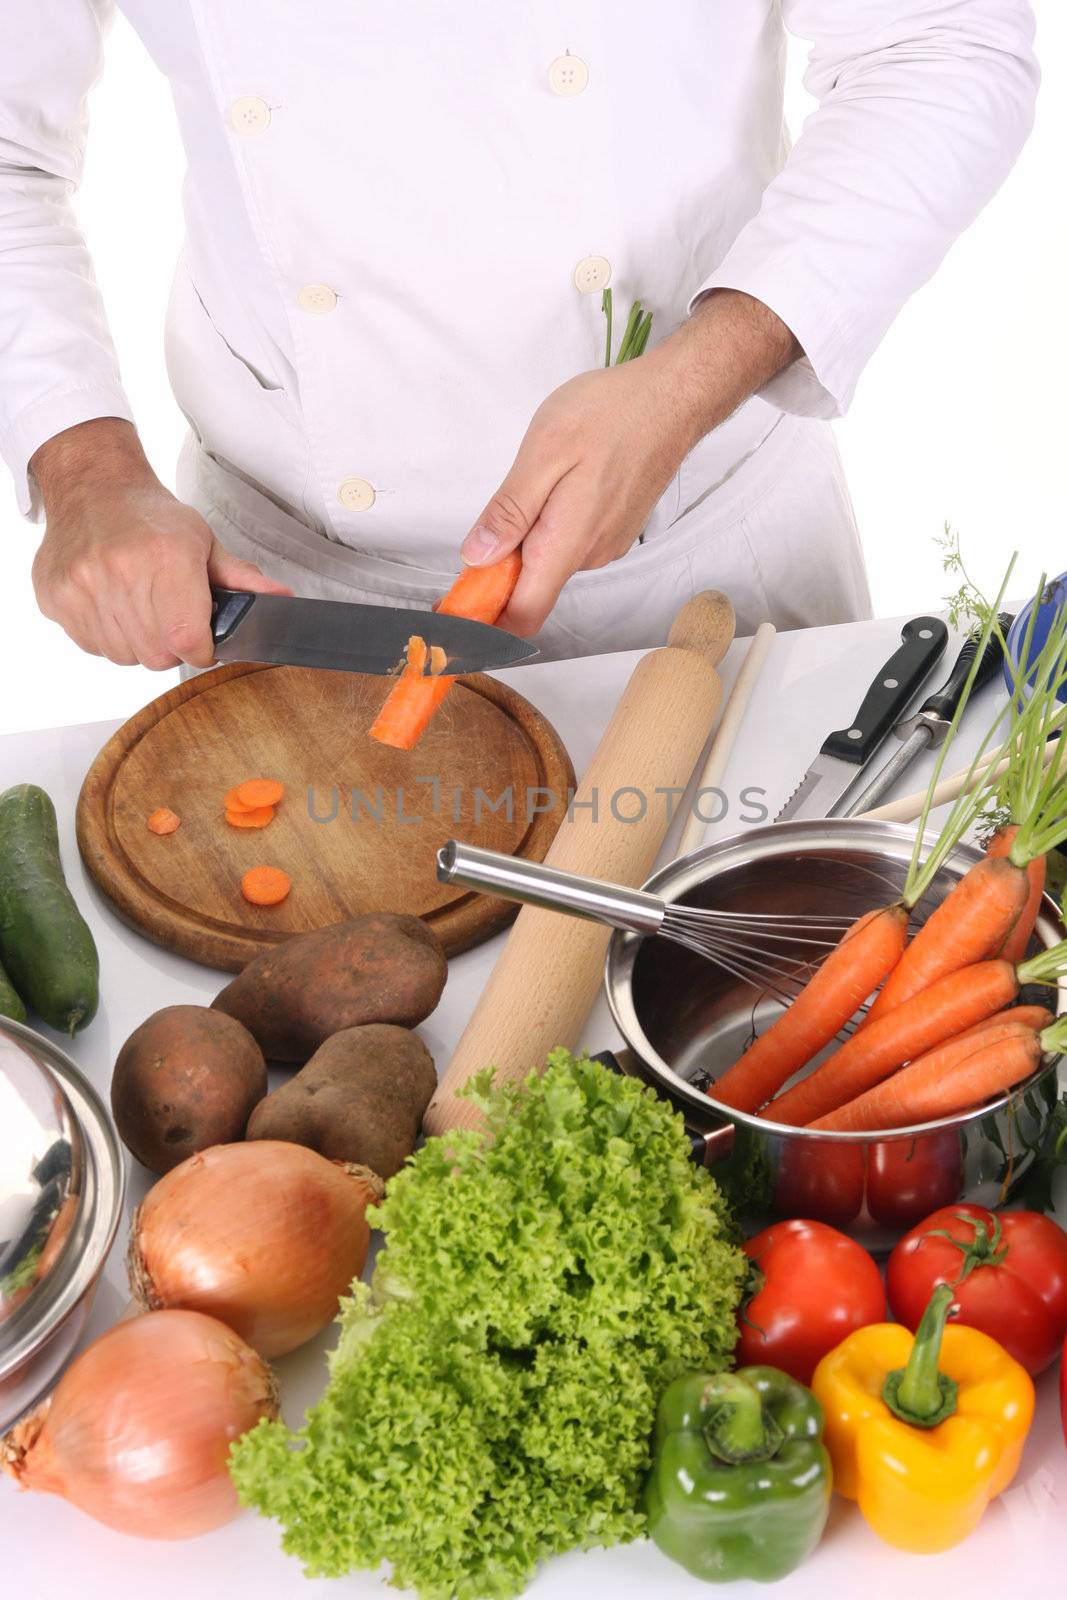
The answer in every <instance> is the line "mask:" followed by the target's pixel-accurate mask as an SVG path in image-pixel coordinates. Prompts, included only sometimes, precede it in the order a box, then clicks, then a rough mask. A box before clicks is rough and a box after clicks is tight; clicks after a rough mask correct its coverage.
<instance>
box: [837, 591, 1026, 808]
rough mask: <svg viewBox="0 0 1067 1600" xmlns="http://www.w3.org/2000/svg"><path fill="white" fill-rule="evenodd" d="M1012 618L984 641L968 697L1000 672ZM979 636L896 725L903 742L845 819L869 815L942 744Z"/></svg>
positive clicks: (1000, 622) (977, 635) (1001, 621)
mask: <svg viewBox="0 0 1067 1600" xmlns="http://www.w3.org/2000/svg"><path fill="white" fill-rule="evenodd" d="M1014 621H1015V618H1014V617H1012V616H1008V615H1007V614H1006V613H1004V612H1002V613H1001V615H1000V616H999V617H998V618H997V623H998V626H999V629H1000V631H999V633H998V632H993V633H991V634H990V636H989V638H988V640H987V641H986V647H985V649H984V650H983V652H982V659H981V661H980V662H979V664H978V671H977V672H976V673H975V675H974V682H973V684H972V685H971V693H972V694H975V693H977V691H978V690H979V689H982V688H984V687H985V685H986V684H987V683H989V682H990V681H991V680H992V679H993V678H995V677H996V675H997V673H998V672H999V671H1000V668H1001V665H1002V663H1003V661H1004V643H1003V641H1004V639H1006V638H1007V635H1008V629H1009V628H1010V627H1011V625H1012V623H1013V622H1014ZM981 642H982V641H981V632H980V630H979V631H978V632H976V633H972V635H971V637H970V638H969V639H968V640H967V641H966V643H965V644H964V645H963V648H962V649H961V650H960V653H959V655H958V656H957V657H956V662H955V665H954V666H953V668H952V671H951V672H950V673H949V675H948V677H947V678H946V679H945V682H944V683H943V684H942V685H941V687H940V689H937V690H936V691H935V692H934V693H933V694H932V695H930V697H929V699H927V700H924V701H923V703H922V705H921V706H920V707H919V709H918V711H917V712H916V713H915V715H914V716H913V717H909V718H908V719H907V720H906V721H905V722H898V723H897V725H896V727H895V728H894V729H893V732H894V733H895V734H896V736H897V738H898V739H902V740H903V741H904V742H903V744H902V745H901V747H900V749H899V750H898V751H897V752H896V754H895V755H893V756H891V757H890V759H889V760H888V761H887V762H886V764H885V766H884V767H883V768H882V770H881V772H879V773H878V775H877V777H876V778H875V779H874V780H873V782H871V783H869V784H868V785H867V787H866V788H865V789H864V790H863V792H862V793H861V794H860V795H859V796H858V797H857V798H856V799H855V800H854V801H852V803H851V804H850V805H849V807H848V810H847V811H846V812H845V815H846V816H848V817H856V816H862V815H863V813H864V812H865V811H873V810H874V808H875V806H876V805H877V804H878V802H879V801H880V800H881V799H882V797H883V796H884V795H886V794H888V793H889V791H890V789H892V788H893V786H894V784H895V783H896V782H897V780H898V779H899V778H900V776H901V774H902V773H903V772H905V771H906V769H907V768H908V767H910V765H911V763H912V762H913V761H914V760H915V758H916V756H918V755H919V754H921V752H922V751H923V750H936V749H937V748H938V747H939V746H940V745H942V744H944V742H945V739H946V738H947V736H948V730H949V728H950V727H951V725H952V719H953V717H954V716H955V715H956V711H957V708H958V707H959V703H960V698H961V696H962V694H963V691H964V689H965V687H966V684H967V679H968V678H969V676H970V673H971V668H972V667H973V665H974V658H975V656H976V655H977V654H978V650H979V647H980V645H981Z"/></svg>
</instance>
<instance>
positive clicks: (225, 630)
mask: <svg viewBox="0 0 1067 1600" xmlns="http://www.w3.org/2000/svg"><path fill="white" fill-rule="evenodd" d="M255 598H256V597H255V595H254V594H248V593H247V592H246V591H245V590H244V589H216V588H215V586H214V584H212V586H211V637H212V638H213V639H214V641H215V643H216V644H225V643H226V640H227V639H228V638H229V637H230V635H231V633H233V631H234V629H235V628H236V627H237V624H238V623H239V622H240V621H241V619H242V617H245V616H246V615H247V614H248V611H249V609H250V607H251V605H252V602H253V601H254V600H255Z"/></svg>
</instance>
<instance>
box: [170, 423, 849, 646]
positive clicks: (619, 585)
mask: <svg viewBox="0 0 1067 1600" xmlns="http://www.w3.org/2000/svg"><path fill="white" fill-rule="evenodd" d="M690 459H691V458H690ZM687 469H688V463H683V464H682V468H681V471H680V472H679V474H678V477H677V478H676V480H675V482H674V484H673V485H672V487H671V489H669V490H668V493H667V495H666V496H665V497H664V501H662V502H661V503H660V506H659V507H657V511H658V512H659V513H660V515H659V516H658V517H656V518H654V519H653V522H652V523H650V525H649V529H648V530H647V531H646V533H645V535H644V538H643V539H642V540H641V541H640V542H639V543H637V544H635V545H633V547H632V548H631V549H630V550H629V552H628V553H627V554H626V555H625V556H623V557H621V558H620V559H619V560H618V561H615V562H613V563H612V564H611V565H610V566H608V567H603V568H599V569H597V570H596V571H592V572H579V573H576V574H575V576H574V577H573V578H572V579H571V580H570V582H569V583H568V584H567V586H566V588H565V589H564V591H563V594H562V596H561V597H560V599H559V601H558V603H557V605H556V607H555V610H554V611H553V612H552V614H551V616H550V617H549V619H548V622H547V623H546V625H545V627H544V628H543V629H542V631H541V633H540V634H539V635H538V636H537V641H536V642H537V644H538V646H539V647H540V650H541V654H542V657H543V659H545V660H553V659H558V658H561V657H567V656H579V655H591V654H597V653H599V652H602V651H608V650H637V649H645V648H648V647H650V646H653V645H658V644H663V643H664V641H665V640H666V637H667V631H668V629H669V628H670V625H671V622H672V620H673V618H674V616H675V615H676V613H677V612H678V610H679V609H680V608H681V606H682V605H684V603H685V602H686V600H688V599H689V598H690V597H691V596H692V595H694V594H696V593H697V592H698V591H699V590H701V589H710V588H714V589H721V590H723V591H724V592H725V593H726V594H728V595H729V597H730V599H731V600H732V601H733V604H734V608H735V610H736V612H737V631H738V634H739V635H749V634H752V633H754V632H755V630H756V628H757V627H758V626H759V624H760V623H761V622H765V621H769V622H773V623H774V624H775V626H776V627H778V628H804V627H815V626H820V625H823V624H826V623H833V622H852V621H856V620H859V619H862V618H865V617H869V616H870V614H871V610H870V595H869V593H868V589H867V580H866V574H865V571H864V566H863V557H862V554H861V551H860V545H859V539H858V536H857V533H856V524H855V519H854V516H853V512H852V505H851V502H850V500H849V496H848V490H847V488H846V486H845V481H844V475H843V472H842V468H841V460H840V457H839V455H838V453H837V447H836V444H835V442H834V438H833V435H832V433H831V431H830V428H829V426H828V425H827V424H826V423H824V422H818V421H814V420H812V419H809V418H802V417H793V416H789V415H783V416H782V417H781V419H780V421H779V422H778V423H777V424H776V426H775V427H774V428H773V429H772V431H771V433H770V434H769V435H768V437H767V438H765V439H764V441H763V442H762V444H761V445H760V447H759V449H758V450H756V451H753V452H752V454H751V455H750V456H748V457H747V458H746V459H744V460H743V461H742V462H741V463H740V465H739V466H738V467H737V468H736V469H735V470H734V471H733V472H732V473H731V474H730V475H729V477H728V478H727V479H726V481H725V482H723V483H720V484H718V485H717V486H716V487H714V488H713V489H712V490H711V491H701V490H700V489H699V488H698V487H697V485H695V484H693V483H692V480H691V479H690V478H689V470H691V469H688V470H687ZM693 491H695V492H696V495H697V498H696V502H695V503H692V502H691V501H690V500H689V499H688V498H687V496H688V495H690V493H691V492H693ZM177 492H178V495H179V497H180V498H181V499H182V500H184V501H186V502H187V503H188V504H189V505H192V506H195V507H196V509H197V510H198V511H199V512H200V513H201V515H202V516H203V517H204V518H205V519H206V521H207V522H208V523H209V524H210V526H211V528H212V529H213V531H214V533H215V535H216V537H217V538H218V539H219V541H220V542H221V543H222V544H223V545H224V546H225V547H226V549H228V550H229V551H231V552H232V553H233V554H234V555H236V556H240V557H242V558H243V559H245V560H248V561H252V562H254V563H255V565H256V566H258V567H259V568H260V569H261V570H262V571H263V572H265V573H267V574H268V575H269V576H270V577H272V578H276V579H277V580H278V581H279V582H281V583H286V584H288V585H289V586H290V587H291V588H292V589H293V591H294V593H296V594H298V595H301V596H304V597H306V598H318V599H325V600H352V601H362V602H367V603H370V604H388V605H396V606H410V607H413V608H421V609H427V608H428V607H429V606H431V605H432V604H433V603H434V601H435V600H437V599H439V598H440V596H441V595H442V594H443V593H444V592H445V590H446V589H447V588H448V586H449V584H450V583H451V582H452V579H453V578H454V577H455V570H456V569H454V568H453V569H451V570H447V569H444V568H441V569H440V570H435V569H431V568H429V567H425V566H414V565H412V564H411V563H410V562H398V561H388V560H384V559H382V558H381V557H380V556H374V555H368V554H365V553H363V552H361V551H358V550H353V549H351V548H350V547H349V546H347V545H344V544H341V543H339V542H337V541H336V540H331V539H329V538H328V537H327V536H326V535H324V534H323V533H321V532H318V531H317V530H316V529H315V528H313V527H311V526H310V525H309V524H308V523H306V522H304V521H302V520H301V519H299V518H298V517H296V516H295V515H294V513H293V512H292V511H291V510H288V509H286V508H285V507H283V506H282V505H281V504H280V503H278V502H277V501H276V500H275V499H273V498H272V497H271V496H269V495H268V494H266V493H265V492H264V491H263V490H262V489H260V488H258V487H257V486H255V485H254V484H252V483H250V482H249V481H248V480H247V479H246V478H245V477H243V476H242V475H241V474H240V473H239V472H237V471H236V470H235V469H234V468H232V467H230V466H228V465H226V464H224V463H222V462H220V461H218V460H216V459H215V458H214V457H212V456H211V455H209V454H208V453H207V451H205V450H204V448H203V447H202V445H201V444H200V442H199V441H198V440H197V439H196V438H195V436H194V435H190V437H189V439H188V442H187V444H186V447H185V449H184V451H183V453H182V457H181V460H180V462H179V466H178V480H177ZM664 508H665V509H666V512H667V514H668V515H669V514H670V513H673V516H672V517H671V519H670V520H668V517H667V516H666V515H664ZM663 524H665V525H663Z"/></svg>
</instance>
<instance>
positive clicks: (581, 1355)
mask: <svg viewBox="0 0 1067 1600" xmlns="http://www.w3.org/2000/svg"><path fill="white" fill-rule="evenodd" d="M489 1080H490V1075H488V1074H484V1075H483V1076H482V1077H481V1078H480V1079H479V1080H478V1081H477V1083H476V1084H475V1085H474V1086H473V1087H472V1090H471V1093H472V1097H473V1098H474V1099H475V1101H476V1103H477V1104H478V1105H479V1106H480V1107H481V1109H482V1110H483V1112H484V1113H485V1117H486V1124H487V1128H486V1132H485V1133H482V1132H480V1131H479V1132H463V1133H453V1134H449V1135H448V1136H447V1137H446V1138H440V1139H431V1140H429V1141H428V1143H427V1144H426V1145H425V1147H424V1148H423V1149H422V1150H421V1151H420V1152H419V1153H418V1155H416V1156H415V1157H414V1159H413V1160H412V1161H411V1162H410V1163H409V1165H408V1166H407V1167H405V1169H404V1170H403V1171H402V1172H400V1173H399V1174H398V1175H397V1176H396V1177H395V1178H394V1179H393V1180H392V1182H391V1183H390V1185H389V1189H388V1194H387V1197H386V1199H385V1201H384V1203H383V1204H382V1206H381V1207H380V1208H379V1209H378V1211H377V1214H376V1215H373V1216H372V1220H374V1221H375V1222H376V1223H377V1225H378V1226H380V1227H381V1228H382V1229H383V1231H384V1234H385V1239H386V1248H385V1250H384V1252H383V1254H382V1255H381V1257H380V1258H379V1264H378V1268H377V1269H376V1272H375V1277H374V1285H373V1289H368V1288H367V1287H366V1286H364V1285H362V1284H357V1285H355V1287H354V1290H353V1293H352V1296H351V1298H350V1299H348V1300H346V1301H345V1302H344V1303H343V1306H342V1315H341V1335H340V1340H339V1343H338V1346H337V1349H336V1351H335V1352H334V1354H333V1356H332V1358H331V1362H330V1382H329V1386H328V1387H327V1389H326V1391H325V1393H324V1395H323V1396H322V1398H321V1400H320V1401H319V1402H318V1403H317V1404H316V1405H315V1406H314V1407H313V1408H312V1409H311V1411H310V1412H309V1413H308V1415H307V1418H306V1421H305V1425H304V1427H303V1428H301V1429H300V1430H299V1431H295V1432H294V1431H291V1430H289V1429H288V1428H286V1427H285V1425H284V1424H282V1423H280V1422H265V1423H261V1424H260V1425H259V1426H258V1427H257V1428H255V1429H254V1430H253V1431H252V1432H251V1433H249V1434H247V1435H246V1436H245V1437H244V1438H243V1439H241V1440H239V1441H238V1442H237V1444H236V1445H235V1446H234V1449H233V1456H232V1469H231V1470H232V1474H233V1478H234V1482H235V1483H236V1485H237V1489H238V1492H239V1494H240V1497H241V1500H242V1502H243V1503H244V1504H245V1505H248V1506H253V1507H255V1508H256V1509H257V1510H259V1511H260V1512H262V1513H263V1514H264V1515H267V1516H270V1517H274V1518H276V1519H277V1520H278V1521H279V1522H280V1523H282V1525H283V1527H284V1534H283V1546H284V1548H285V1549H286V1550H287V1551H289V1552H290V1553H291V1554H293V1555H295V1556H297V1557H299V1559H300V1560H301V1561H302V1562H303V1564H304V1567H305V1569H306V1571H307V1574H308V1575H309V1576H310V1577H333V1576H339V1575H341V1574H343V1573H345V1572H348V1571H350V1570H351V1569H353V1568H370V1569H376V1568H378V1567H380V1566H381V1565H382V1564H383V1563H384V1564H385V1565H386V1566H387V1567H388V1568H389V1569H390V1574H391V1581H392V1582H393V1583H394V1584H395V1585H396V1586H397V1587H401V1588H411V1589H415V1590H417V1591H418V1593H419V1594H420V1595H422V1596H423V1597H424V1600H482V1597H488V1600H494V1597H500V1600H504V1597H508V1596H512V1595H516V1594H518V1593H519V1592H520V1591H521V1589H522V1588H523V1587H524V1585H525V1584H526V1583H527V1582H528V1580H529V1579H530V1577H531V1576H532V1574H533V1572H534V1569H535V1568H536V1566H537V1563H538V1562H539V1561H541V1560H543V1559H544V1558H545V1557H548V1556H551V1555H553V1554H556V1553H559V1552H562V1551H565V1550H569V1549H572V1548H574V1547H576V1546H589V1545H594V1544H612V1543H616V1542H618V1541H621V1540H626V1539H631V1538H634V1537H635V1536H637V1535H639V1534H641V1533H642V1532H643V1531H644V1523H643V1517H642V1513H641V1511H640V1506H639V1501H640V1490H641V1485H642V1481H643V1479H644V1476H645V1473H646V1471H647V1468H648V1464H649V1438H650V1434H651V1432H652V1427H653V1422H654V1417H655V1409H656V1403H657V1400H658V1398H659V1395H660V1393H661V1392H662V1390H663V1388H664V1386H665V1385H666V1384H667V1383H668V1382H669V1381H670V1380H671V1379H672V1378H673V1377H675V1376H677V1375H678V1374H679V1373H681V1372H685V1371H689V1370H691V1369H693V1368H700V1369H704V1370H717V1369H720V1368H722V1367H723V1366H725V1365H726V1364H727V1363H728V1361H729V1357H730V1353H731V1351H732V1349H733V1345H734V1341H735V1337H736V1327H735V1320H734V1319H735V1311H736V1308H737V1305H738V1303H739V1300H740V1296H741V1291H742V1285H743V1281H744V1276H745V1259H744V1257H743V1255H742V1254H741V1252H740V1251H739V1250H737V1249H736V1248H735V1247H734V1246H733V1245H732V1243H730V1242H729V1223H728V1219H727V1215H726V1210H725V1206H724V1203H723V1201H722V1199H721V1197H720V1194H719V1191H718V1189H717V1188H716V1186H715V1184H714V1182H713V1180H712V1179H711V1178H710V1176H709V1175H708V1174H707V1173H705V1172H703V1171H701V1170H700V1169H699V1168H697V1167H695V1166H694V1165H693V1163H692V1162H691V1160H690V1156H689V1145H688V1141H687V1139H686V1136H685V1132H684V1128H683V1126H682V1121H681V1118H680V1117H678V1116H677V1115H676V1114H675V1113H674V1112H672V1111H671V1109H670V1108H669V1107H668V1106H667V1105H665V1104H664V1103H663V1102H662V1101H660V1100H658V1099H657V1098H656V1097H655V1095H653V1094H652V1093H651V1092H650V1091H649V1090H648V1089H646V1088H645V1087H644V1086H643V1085H641V1084H640V1083H638V1082H636V1081H635V1080H633V1079H630V1078H623V1077H620V1076H618V1075H616V1074H614V1073H612V1072H610V1071H608V1070H607V1069H606V1068H604V1067H602V1066H601V1065H599V1063H597V1062H594V1061H591V1060H589V1059H588V1058H586V1057H580V1058H575V1057H572V1056H571V1055H569V1054H568V1053H567V1052H566V1051H563V1050H557V1051H554V1052H553V1054H552V1055H551V1056H550V1058H549V1065H548V1067H547V1069H546V1071H545V1072H544V1073H543V1074H540V1075H538V1074H531V1075H530V1077H529V1078H528V1079H527V1080H526V1082H525V1083H524V1084H523V1085H521V1087H516V1086H513V1085H509V1086H505V1087H502V1088H499V1089H494V1088H492V1087H491V1083H490V1081H489Z"/></svg>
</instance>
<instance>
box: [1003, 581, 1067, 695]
mask: <svg viewBox="0 0 1067 1600" xmlns="http://www.w3.org/2000/svg"><path fill="white" fill-rule="evenodd" d="M1065 604H1067V572H1064V573H1061V575H1060V576H1059V577H1058V578H1053V580H1052V582H1051V583H1050V584H1049V586H1048V588H1047V589H1046V590H1045V594H1044V597H1043V599H1042V602H1041V605H1040V607H1039V608H1038V613H1037V620H1036V622H1035V623H1034V631H1033V634H1032V635H1031V638H1030V651H1029V657H1028V662H1029V661H1034V660H1036V658H1037V657H1038V656H1039V655H1040V654H1041V651H1042V650H1043V649H1044V647H1045V642H1046V640H1047V639H1048V636H1049V632H1050V630H1051V628H1052V622H1053V618H1054V617H1055V616H1056V614H1057V612H1059V611H1060V610H1061V609H1062V608H1063V606H1064V605H1065ZM1033 609H1034V602H1033V601H1032V600H1031V601H1030V603H1029V604H1028V605H1025V606H1024V607H1023V609H1022V610H1021V611H1020V612H1019V615H1018V616H1017V617H1016V619H1015V621H1014V622H1013V623H1012V625H1011V627H1010V629H1009V630H1008V653H1007V657H1006V658H1005V661H1004V681H1005V683H1006V684H1007V685H1008V688H1009V689H1010V688H1011V687H1012V684H1013V683H1014V681H1015V678H1014V674H1015V673H1016V672H1017V671H1018V669H1019V667H1020V665H1021V664H1022V660H1021V658H1022V651H1023V645H1024V643H1025V641H1026V630H1027V628H1028V627H1029V626H1030V613H1031V612H1032V611H1033ZM1024 693H1025V694H1027V695H1029V693H1030V686H1029V684H1027V685H1025V686H1024ZM1056 698H1057V699H1058V700H1061V701H1063V703H1064V704H1065V705H1067V683H1065V684H1062V685H1061V687H1060V691H1059V694H1058V695H1057V696H1056Z"/></svg>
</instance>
